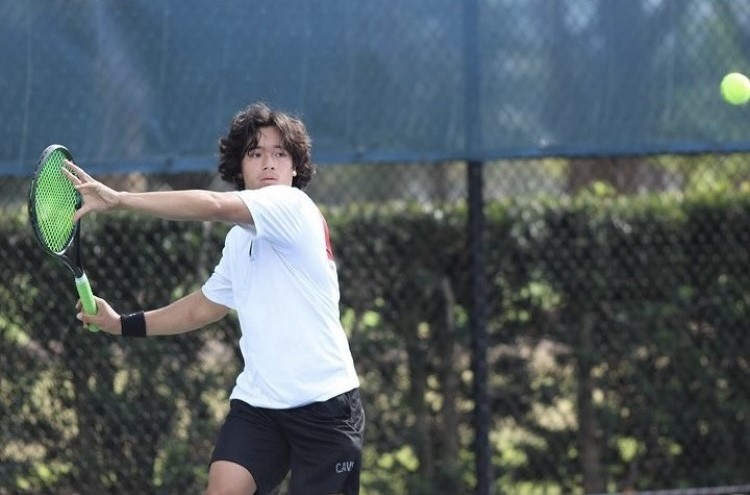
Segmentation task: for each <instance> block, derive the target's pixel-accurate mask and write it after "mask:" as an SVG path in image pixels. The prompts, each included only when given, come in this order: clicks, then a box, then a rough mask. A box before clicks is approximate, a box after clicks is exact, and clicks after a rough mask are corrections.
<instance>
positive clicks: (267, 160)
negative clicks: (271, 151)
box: [261, 155, 276, 169]
mask: <svg viewBox="0 0 750 495" xmlns="http://www.w3.org/2000/svg"><path fill="white" fill-rule="evenodd" d="M262 160H263V161H262V162H261V163H262V166H263V168H264V169H266V168H276V164H275V163H274V161H273V159H272V158H271V157H269V156H265V155H264V156H263V158H262Z"/></svg>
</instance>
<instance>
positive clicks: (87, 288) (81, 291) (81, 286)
mask: <svg viewBox="0 0 750 495" xmlns="http://www.w3.org/2000/svg"><path fill="white" fill-rule="evenodd" d="M76 289H78V295H79V296H80V298H81V305H82V306H83V311H84V312H85V313H86V314H87V315H95V314H96V300H95V299H94V291H92V290H91V284H90V283H89V279H88V277H87V276H86V274H85V273H84V274H83V275H81V276H80V277H76ZM86 328H88V329H89V330H90V331H92V332H98V331H99V327H97V326H96V325H92V324H88V325H86Z"/></svg>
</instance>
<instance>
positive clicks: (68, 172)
mask: <svg viewBox="0 0 750 495" xmlns="http://www.w3.org/2000/svg"><path fill="white" fill-rule="evenodd" d="M63 173H64V174H65V176H66V177H67V178H68V180H69V181H70V182H71V183H72V184H73V187H75V188H76V190H77V191H78V192H79V193H81V196H82V197H83V205H81V208H79V209H78V211H76V214H75V216H74V217H73V221H74V222H77V221H78V220H80V219H81V218H82V217H83V216H84V215H85V214H87V213H89V212H92V211H107V210H111V209H113V208H117V207H118V206H119V204H120V194H121V193H119V192H118V191H115V190H114V189H112V188H110V187H107V186H105V185H104V184H102V183H101V182H99V181H98V180H96V179H94V178H93V177H91V176H90V175H89V174H87V173H86V171H85V170H83V169H82V168H81V167H79V166H78V165H76V164H75V163H73V162H71V161H70V160H65V167H64V168H63Z"/></svg>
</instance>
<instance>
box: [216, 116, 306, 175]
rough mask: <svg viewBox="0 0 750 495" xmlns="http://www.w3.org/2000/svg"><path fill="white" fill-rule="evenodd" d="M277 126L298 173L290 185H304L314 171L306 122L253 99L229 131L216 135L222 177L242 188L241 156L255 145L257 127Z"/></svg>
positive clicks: (257, 135) (256, 142)
mask: <svg viewBox="0 0 750 495" xmlns="http://www.w3.org/2000/svg"><path fill="white" fill-rule="evenodd" d="M261 127H276V128H277V129H278V130H279V132H281V139H282V146H283V147H284V149H285V150H286V151H287V152H288V153H289V154H290V155H291V156H292V166H293V167H294V170H295V171H296V172H297V175H296V176H294V178H293V179H292V186H293V187H296V188H298V189H304V188H305V186H306V185H307V183H308V182H310V179H311V178H312V176H313V175H314V174H315V166H314V165H313V163H312V158H311V149H312V140H311V139H310V135H309V134H308V133H307V129H306V128H305V124H304V123H302V121H301V120H299V119H298V118H296V117H293V116H291V115H288V114H286V113H283V112H280V111H277V110H272V109H271V108H270V107H269V106H268V105H266V104H265V103H253V104H252V105H249V106H248V107H247V108H245V109H244V110H243V111H241V112H240V113H238V114H237V115H235V117H234V119H233V120H232V123H231V124H230V126H229V131H228V132H227V134H226V135H225V136H223V137H222V138H221V139H219V173H220V174H221V178H222V179H223V180H225V181H226V182H229V183H230V184H234V185H235V187H236V188H237V189H238V190H243V189H245V180H244V179H243V178H242V159H243V157H244V156H245V154H246V153H247V151H248V150H250V149H252V148H255V147H256V146H257V145H258V138H259V137H260V136H259V129H260V128H261Z"/></svg>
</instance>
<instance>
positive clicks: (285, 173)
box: [242, 127, 297, 189]
mask: <svg viewBox="0 0 750 495" xmlns="http://www.w3.org/2000/svg"><path fill="white" fill-rule="evenodd" d="M295 175H297V173H296V172H295V171H294V167H293V165H292V156H291V155H290V154H289V152H288V151H286V150H285V149H284V148H283V147H282V145H281V132H280V131H279V130H278V129H277V128H275V127H261V128H260V129H259V130H258V145H257V146H256V147H255V148H252V149H249V150H248V151H247V153H246V154H245V156H244V157H243V158H242V178H243V179H244V180H245V189H260V188H261V187H265V186H270V185H273V184H283V185H287V186H291V185H292V179H293V178H294V176H295Z"/></svg>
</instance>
